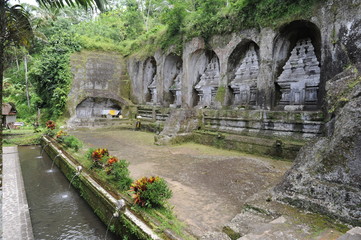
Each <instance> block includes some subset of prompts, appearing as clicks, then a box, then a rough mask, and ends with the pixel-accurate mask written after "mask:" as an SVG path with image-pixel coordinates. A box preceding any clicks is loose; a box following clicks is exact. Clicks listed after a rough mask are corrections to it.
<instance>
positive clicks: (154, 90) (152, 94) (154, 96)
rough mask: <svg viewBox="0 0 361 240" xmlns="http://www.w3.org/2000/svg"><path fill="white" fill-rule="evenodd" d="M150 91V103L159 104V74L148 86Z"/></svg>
mask: <svg viewBox="0 0 361 240" xmlns="http://www.w3.org/2000/svg"><path fill="white" fill-rule="evenodd" d="M148 89H149V92H150V102H149V103H148V104H153V105H156V104H157V74H156V75H154V77H153V81H152V82H151V83H150V85H149V86H148Z"/></svg>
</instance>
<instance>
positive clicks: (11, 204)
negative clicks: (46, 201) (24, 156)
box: [2, 147, 34, 240]
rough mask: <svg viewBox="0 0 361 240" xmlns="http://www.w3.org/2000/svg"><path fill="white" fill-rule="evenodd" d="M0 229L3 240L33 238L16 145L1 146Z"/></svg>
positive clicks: (27, 239)
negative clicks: (0, 191)
mask: <svg viewBox="0 0 361 240" xmlns="http://www.w3.org/2000/svg"><path fill="white" fill-rule="evenodd" d="M3 152H4V153H3V202H2V215H3V218H2V223H3V225H2V228H3V229H2V230H3V235H2V237H3V239H4V240H32V239H34V236H33V230H32V226H31V220H30V214H29V208H28V202H27V200H26V195H25V189H24V182H23V177H22V173H21V168H20V162H19V157H18V152H17V147H5V148H3Z"/></svg>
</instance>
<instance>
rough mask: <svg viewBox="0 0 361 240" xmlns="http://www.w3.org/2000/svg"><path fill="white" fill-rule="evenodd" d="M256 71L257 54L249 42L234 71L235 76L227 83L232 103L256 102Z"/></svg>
mask: <svg viewBox="0 0 361 240" xmlns="http://www.w3.org/2000/svg"><path fill="white" fill-rule="evenodd" d="M258 73H259V62H258V56H257V53H256V51H255V46H254V45H253V44H250V46H249V49H248V50H247V53H246V56H245V57H244V59H243V60H242V63H241V65H240V66H239V68H238V69H237V71H236V77H235V78H234V80H233V81H232V82H231V83H230V84H229V85H230V87H231V88H232V89H233V94H234V101H233V103H232V105H248V104H252V105H254V104H256V94H257V77H258Z"/></svg>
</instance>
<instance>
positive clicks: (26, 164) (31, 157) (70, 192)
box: [19, 146, 117, 240]
mask: <svg viewBox="0 0 361 240" xmlns="http://www.w3.org/2000/svg"><path fill="white" fill-rule="evenodd" d="M40 153H41V149H40V147H38V146H31V147H19V158H20V163H21V169H22V173H23V178H24V184H25V191H26V196H27V199H28V204H29V208H30V217H31V222H32V225H33V232H34V237H35V239H46V240H48V239H69V240H70V239H71V240H80V239H81V240H84V239H86V240H98V239H101V240H104V239H105V236H106V239H108V240H111V239H117V238H116V237H115V236H114V235H113V234H111V233H110V232H108V233H106V231H107V226H105V225H104V224H103V223H102V222H101V221H100V220H99V218H98V217H97V216H96V215H95V214H94V212H93V210H92V209H91V208H90V206H89V205H88V204H87V203H86V202H85V201H84V200H83V199H82V198H81V197H80V196H79V193H78V192H76V191H75V189H74V188H73V187H71V188H68V186H69V181H68V180H67V179H66V178H65V176H64V175H63V174H62V173H61V172H60V171H59V170H58V168H57V167H55V166H54V167H53V169H51V165H52V161H51V159H50V158H49V157H48V155H47V154H46V153H45V152H44V153H43V155H42V157H40Z"/></svg>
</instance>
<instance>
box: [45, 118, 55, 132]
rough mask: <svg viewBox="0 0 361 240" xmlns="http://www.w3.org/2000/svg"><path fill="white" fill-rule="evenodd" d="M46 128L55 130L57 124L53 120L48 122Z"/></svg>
mask: <svg viewBox="0 0 361 240" xmlns="http://www.w3.org/2000/svg"><path fill="white" fill-rule="evenodd" d="M46 127H47V128H48V129H51V130H54V129H55V122H54V121H53V120H49V121H47V122H46Z"/></svg>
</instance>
